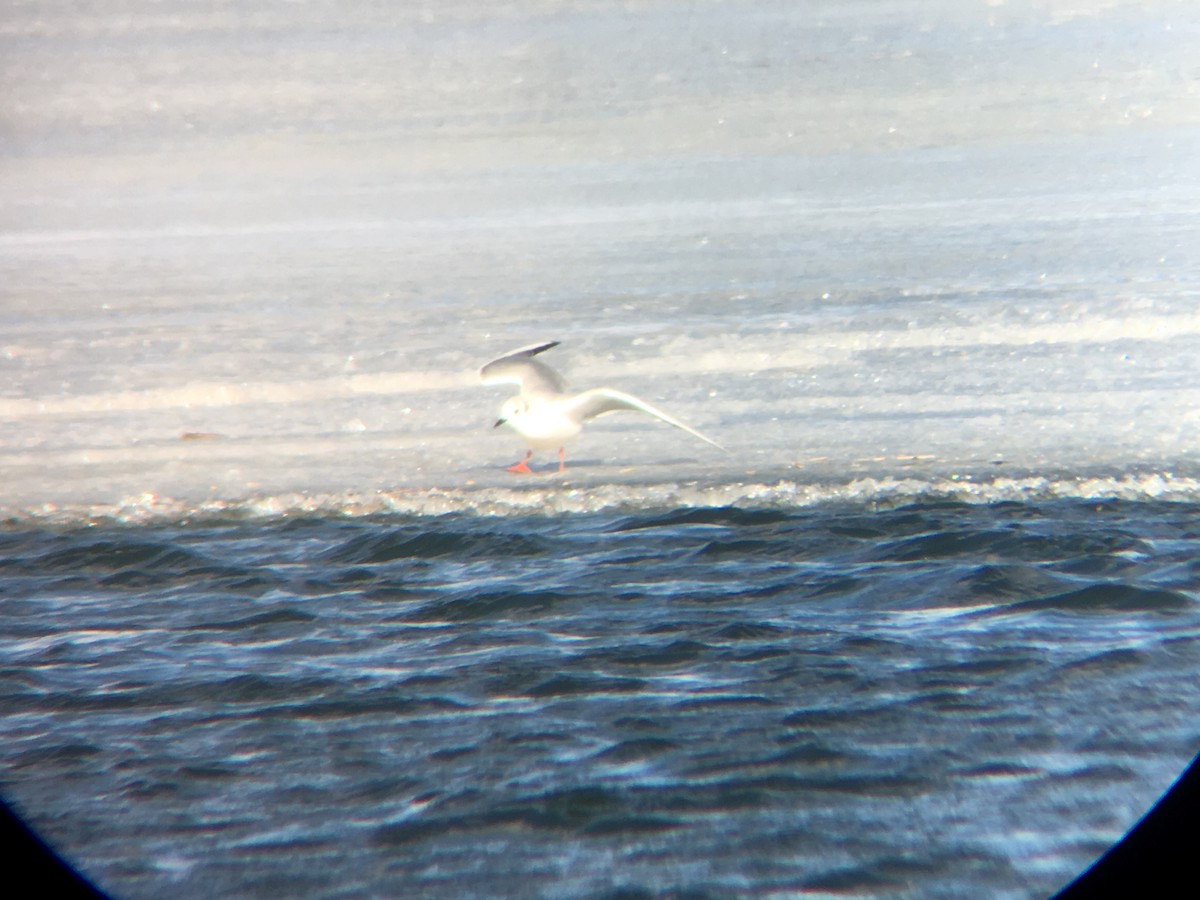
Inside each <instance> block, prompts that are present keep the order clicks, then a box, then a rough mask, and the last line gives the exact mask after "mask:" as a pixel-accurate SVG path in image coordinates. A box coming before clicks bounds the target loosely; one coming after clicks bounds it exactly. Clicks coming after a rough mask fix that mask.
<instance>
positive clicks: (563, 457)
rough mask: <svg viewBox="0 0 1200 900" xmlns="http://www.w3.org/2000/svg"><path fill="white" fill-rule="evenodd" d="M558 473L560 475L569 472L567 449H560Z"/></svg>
mask: <svg viewBox="0 0 1200 900" xmlns="http://www.w3.org/2000/svg"><path fill="white" fill-rule="evenodd" d="M558 471H559V474H562V473H563V472H565V471H567V451H566V448H565V447H559V448H558Z"/></svg>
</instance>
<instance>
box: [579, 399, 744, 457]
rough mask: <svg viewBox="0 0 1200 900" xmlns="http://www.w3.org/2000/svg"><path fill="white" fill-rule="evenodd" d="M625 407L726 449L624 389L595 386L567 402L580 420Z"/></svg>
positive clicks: (720, 448)
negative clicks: (615, 389) (617, 389)
mask: <svg viewBox="0 0 1200 900" xmlns="http://www.w3.org/2000/svg"><path fill="white" fill-rule="evenodd" d="M623 409H631V410H634V411H635V412H644V413H646V414H647V415H650V416H654V418H656V419H658V420H660V421H662V422H666V423H667V424H668V425H674V426H675V427H676V428H679V429H682V430H683V431H686V432H687V433H688V434H690V435H692V437H697V438H699V439H700V440H702V441H704V443H706V444H712V445H713V446H714V447H716V448H717V449H718V450H724V449H725V448H724V447H722V446H721V445H720V444H718V443H717V442H716V441H714V440H711V439H709V438H706V437H705V436H704V435H702V434H701V433H700V432H698V431H697V430H696V429H695V428H690V427H688V426H687V425H684V424H683V423H682V422H680V421H679V420H678V419H676V418H675V417H674V416H669V415H667V414H666V413H665V412H663V411H662V410H661V409H657V408H655V407H653V406H651V405H650V404H649V403H647V402H646V401H644V400H639V399H638V398H637V397H634V396H633V395H632V394H626V393H625V392H623V391H614V390H612V389H611V388H593V389H592V390H590V391H584V392H583V393H582V394H579V395H577V396H575V397H572V398H571V399H570V400H569V401H567V403H566V404H565V411H566V412H567V414H568V415H570V416H572V417H573V418H576V419H577V420H578V421H580V422H583V421H586V420H587V419H594V418H596V416H603V415H605V414H606V413H611V412H618V411H620V410H623Z"/></svg>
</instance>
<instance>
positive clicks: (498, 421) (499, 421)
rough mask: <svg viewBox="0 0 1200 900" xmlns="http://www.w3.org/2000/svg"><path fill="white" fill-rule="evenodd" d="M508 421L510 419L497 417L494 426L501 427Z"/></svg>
mask: <svg viewBox="0 0 1200 900" xmlns="http://www.w3.org/2000/svg"><path fill="white" fill-rule="evenodd" d="M507 421H508V419H497V420H496V424H495V425H493V426H492V427H493V428H499V427H500V426H501V425H503V424H504V423H505V422H507Z"/></svg>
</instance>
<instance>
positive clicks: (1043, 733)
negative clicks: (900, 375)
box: [0, 501, 1200, 897]
mask: <svg viewBox="0 0 1200 900" xmlns="http://www.w3.org/2000/svg"><path fill="white" fill-rule="evenodd" d="M1197 513H1200V505H1196V504H1187V503H1154V502H1140V503H1131V502H1100V503H1097V502H1087V503H1085V502H1082V501H1074V502H1060V503H1047V504H1041V505H1036V504H1016V503H1013V504H1003V503H1002V504H993V505H967V504H955V503H924V504H916V505H910V506H906V507H901V508H895V509H890V510H874V509H869V508H866V507H863V506H859V507H843V508H830V507H823V508H817V509H810V510H801V511H794V510H793V511H783V510H771V509H765V510H738V509H732V508H726V509H687V510H677V511H660V512H644V513H638V514H632V515H620V514H613V513H606V514H575V515H566V516H561V517H519V516H508V517H497V518H494V519H489V518H486V517H479V516H470V515H451V516H445V517H374V518H371V517H366V518H357V519H356V518H336V517H324V518H307V519H306V518H296V519H274V520H262V519H258V520H242V521H236V520H230V519H225V520H213V521H197V522H191V523H184V524H178V525H175V526H163V525H159V526H156V527H153V528H150V527H144V526H128V525H116V524H110V525H104V524H101V525H94V526H92V527H84V526H82V525H80V526H78V527H73V528H62V527H58V528H53V529H50V528H46V527H40V526H38V525H37V524H36V523H34V522H25V523H17V524H10V525H9V526H8V527H7V529H6V530H5V531H4V532H2V533H0V611H2V615H0V627H2V629H3V631H2V634H0V660H2V669H0V676H2V682H0V683H2V688H0V710H2V713H3V719H2V720H0V723H2V724H0V728H2V729H3V742H2V747H3V750H2V759H0V762H2V773H3V774H2V782H0V785H2V791H3V794H4V797H5V799H6V800H8V801H9V802H11V803H13V804H14V805H16V806H17V808H18V809H19V810H20V811H21V812H22V813H24V814H25V815H26V816H27V817H29V818H30V819H31V820H32V822H33V823H34V824H35V825H36V826H37V827H38V828H39V829H40V831H41V832H42V833H43V834H44V835H45V836H46V837H47V838H49V839H50V840H51V841H52V842H53V843H54V844H55V846H56V847H58V848H59V849H60V850H61V851H62V852H63V853H65V855H66V856H67V857H68V858H69V859H71V860H72V861H73V862H74V863H76V864H77V865H78V866H80V867H81V868H82V870H83V871H84V872H85V873H86V874H87V875H88V876H90V877H91V878H92V879H94V880H95V881H96V882H98V883H99V884H100V885H101V886H102V887H103V888H105V889H106V890H108V891H110V892H111V893H112V894H114V895H116V896H119V897H161V896H163V895H164V894H166V893H167V892H170V894H171V895H173V896H181V897H214V896H222V897H229V896H285V895H286V896H311V897H321V896H333V895H339V896H345V895H370V896H406V897H470V896H475V897H490V896H523V897H534V896H544V897H602V896H651V895H666V896H685V895H686V896H733V895H737V896H767V895H773V894H787V893H789V892H799V891H808V892H816V893H818V894H819V893H822V892H836V893H839V894H848V895H862V896H913V897H929V896H945V897H963V896H1013V897H1035V896H1046V895H1048V894H1050V893H1051V892H1052V891H1054V890H1055V889H1057V888H1058V887H1060V886H1061V885H1063V884H1064V883H1065V882H1066V881H1068V880H1069V879H1070V878H1071V877H1073V876H1074V875H1075V874H1077V873H1078V872H1079V871H1081V870H1082V869H1083V868H1084V867H1086V866H1087V865H1088V864H1089V863H1090V861H1091V860H1092V859H1094V858H1095V857H1096V856H1097V855H1098V854H1100V853H1101V852H1102V851H1103V850H1104V849H1105V848H1106V847H1107V846H1108V845H1109V844H1110V843H1112V842H1113V841H1114V840H1116V839H1117V838H1118V837H1119V836H1120V835H1121V834H1122V833H1123V832H1124V831H1125V830H1127V829H1128V828H1129V827H1130V826H1131V825H1132V824H1133V822H1134V821H1136V819H1137V818H1138V816H1140V815H1141V814H1142V813H1143V812H1144V811H1145V809H1146V808H1148V807H1149V806H1150V804H1151V803H1152V802H1153V801H1154V800H1155V798H1156V797H1157V796H1158V795H1159V794H1161V792H1162V791H1163V790H1165V789H1166V788H1167V786H1168V785H1169V784H1170V782H1171V780H1172V779H1173V778H1174V777H1175V776H1176V775H1177V774H1178V773H1179V772H1180V771H1181V770H1182V768H1183V767H1184V766H1185V765H1186V763H1187V762H1188V760H1189V759H1190V758H1191V757H1192V756H1193V755H1194V754H1195V753H1196V752H1197V750H1198V749H1200V725H1198V724H1197V723H1200V717H1198V715H1197V713H1198V712H1200V682H1198V681H1197V679H1196V672H1197V670H1198V669H1200V641H1198V640H1197V638H1198V636H1200V604H1198V603H1197V599H1198V595H1197V590H1198V584H1200V556H1198V551H1200V523H1198V521H1197Z"/></svg>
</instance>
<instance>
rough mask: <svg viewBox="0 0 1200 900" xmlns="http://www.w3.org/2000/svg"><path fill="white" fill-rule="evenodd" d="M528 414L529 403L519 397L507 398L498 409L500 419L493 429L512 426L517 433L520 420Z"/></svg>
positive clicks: (519, 428)
mask: <svg viewBox="0 0 1200 900" xmlns="http://www.w3.org/2000/svg"><path fill="white" fill-rule="evenodd" d="M528 412H529V402H528V401H527V400H526V399H525V398H524V397H521V396H516V397H509V398H508V399H507V400H505V401H504V405H503V406H501V407H500V418H499V419H497V420H496V424H495V425H494V426H492V427H493V428H499V427H500V426H501V425H512V426H513V427H514V428H516V429H517V430H518V431H520V430H521V419H522V418H523V417H524V416H525V414H526V413H528Z"/></svg>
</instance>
